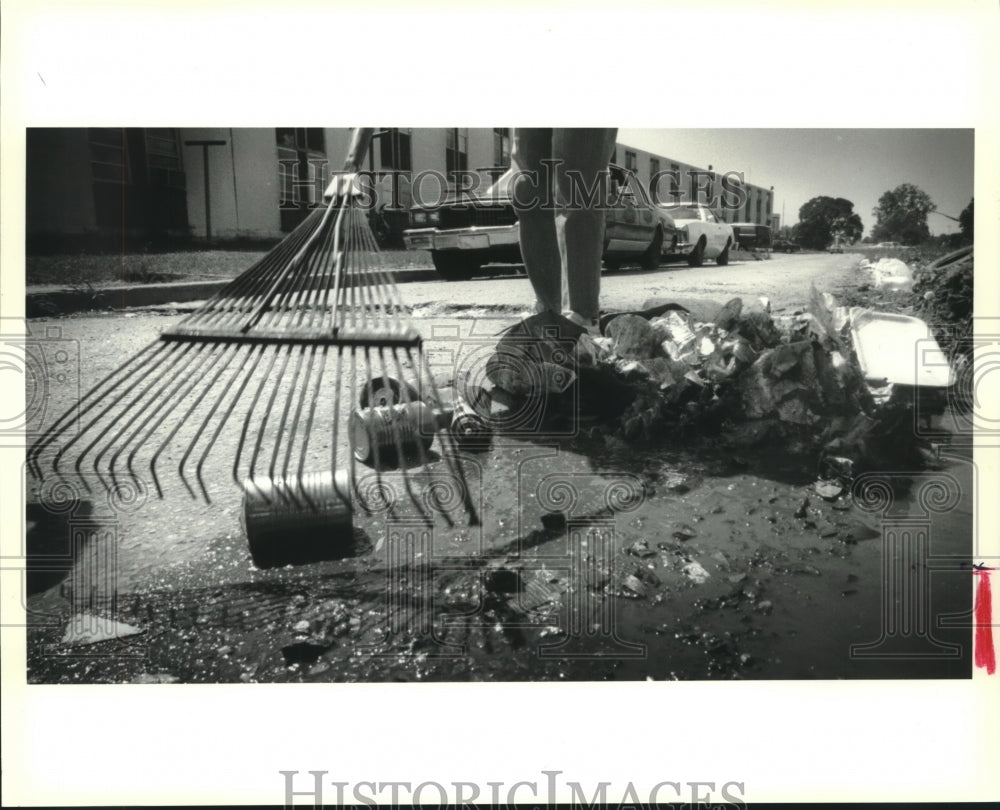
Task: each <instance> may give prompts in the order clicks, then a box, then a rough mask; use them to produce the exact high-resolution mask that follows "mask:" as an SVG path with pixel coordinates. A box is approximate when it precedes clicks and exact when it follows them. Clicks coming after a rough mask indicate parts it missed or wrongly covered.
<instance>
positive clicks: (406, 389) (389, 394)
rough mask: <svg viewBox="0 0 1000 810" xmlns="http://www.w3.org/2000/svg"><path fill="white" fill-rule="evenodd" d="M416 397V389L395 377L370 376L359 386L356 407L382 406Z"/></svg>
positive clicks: (415, 398) (411, 399)
mask: <svg viewBox="0 0 1000 810" xmlns="http://www.w3.org/2000/svg"><path fill="white" fill-rule="evenodd" d="M418 399H420V397H419V396H418V395H417V390H416V389H415V388H414V387H413V386H412V385H410V384H409V383H406V382H400V381H399V380H397V379H396V378H395V377H384V376H383V377H372V378H371V379H370V380H369V381H368V382H367V383H365V385H364V386H363V387H362V388H361V393H360V394H359V395H358V407H360V408H368V407H376V408H383V407H389V406H392V405H399V404H400V403H402V402H407V401H409V402H416V401H417V400H418Z"/></svg>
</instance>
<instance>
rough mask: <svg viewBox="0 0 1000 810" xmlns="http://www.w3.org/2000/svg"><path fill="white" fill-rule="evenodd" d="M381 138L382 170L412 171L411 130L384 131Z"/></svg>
mask: <svg viewBox="0 0 1000 810" xmlns="http://www.w3.org/2000/svg"><path fill="white" fill-rule="evenodd" d="M384 132H385V134H384V135H382V137H381V142H382V148H381V152H382V168H383V169H394V170H395V171H400V172H409V171H413V155H412V150H411V147H410V141H411V138H412V135H413V130H411V129H386V130H384Z"/></svg>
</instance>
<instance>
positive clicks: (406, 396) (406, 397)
mask: <svg viewBox="0 0 1000 810" xmlns="http://www.w3.org/2000/svg"><path fill="white" fill-rule="evenodd" d="M378 353H379V358H380V359H381V361H382V374H383V376H385V377H388V376H389V375H388V373H387V372H386V367H385V356H384V351H383V349H382V348H381V347H380V348H379V350H378ZM391 354H392V359H393V361H394V362H395V366H396V375H397V379H399V381H400V386H399V387H400V393H401V395H402V398H403V403H404V404H405V405H410V404H411V402H410V392H409V391H408V390H407V386H406V377H405V375H404V374H403V367H402V365H401V364H400V362H399V356H398V355H397V353H396V349H392V350H391ZM393 428H394V429H393V438H394V439H395V441H396V445H397V453H398V454H399V459H400V466H401V468H402V471H403V483H404V484H405V486H406V490H407V492H409V494H410V500H412V501H413V504H414V506H416V507H417V509H418V510H419V511H420V513H421V514H423V515H424V517H426V518H428V520H430V515H429V514H428V513H427V511H426V509H425V505H424V504H423V503H418V501H417V498H416V496H415V495H414V494H413V487H412V485H411V483H410V476H409V474H408V472H407V469H406V466H405V465H404V464H403V446H402V441H401V439H400V437H399V435H398V431H397V430H396V429H395V423H393ZM414 436H415V439H416V441H415V442H414V444H415V445H416V451H417V458H418V459H419V460H420V466H421V467H422V468H423V469H424V470H425V471H426V470H428V469H429V460H428V458H427V452H426V451H425V450H424V443H423V424H422V419H421V418H420V414H418V424H417V425H416V428H415V430H414ZM431 497H433V498H434V503H435V505H436V506H438V507H440V506H441V500H440V498H439V496H438V494H437V489H436V488H435V487H431ZM438 511H439V512H441V513H442V514H444V516H445V520H446V521H448V525H449V526H451V525H452V521H451V516H450V515H448V514H447V512H446V511H445V510H444V509H443V508H439V509H438Z"/></svg>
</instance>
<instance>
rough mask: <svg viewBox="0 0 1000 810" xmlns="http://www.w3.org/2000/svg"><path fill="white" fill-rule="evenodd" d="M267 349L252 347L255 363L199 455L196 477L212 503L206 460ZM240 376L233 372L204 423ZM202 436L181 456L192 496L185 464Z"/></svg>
mask: <svg viewBox="0 0 1000 810" xmlns="http://www.w3.org/2000/svg"><path fill="white" fill-rule="evenodd" d="M258 350H259V351H258ZM265 351H266V350H265V349H264V347H263V345H261V344H258V345H254V346H251V347H250V352H249V353H248V354H247V361H249V360H250V358H251V357H253V363H252V364H251V366H250V369H249V370H248V371H247V372H246V373H245V374H244V375H243V382H242V383H240V386H239V388H238V389H237V390H236V393H235V395H234V396H233V399H232V401H231V402H230V403H229V408H228V409H227V410H226V412H225V414H224V415H223V417H222V419H221V420H220V421H219V424H218V426H217V427H216V429H215V432H214V433H213V434H212V436H211V438H210V439H209V441H208V444H207V445H206V446H205V449H204V451H202V454H201V456H199V458H198V463H197V465H195V477H196V478H197V480H198V485H199V486H200V487H201V492H202V495H204V497H205V501H206V502H208V503H211V498H210V497H209V495H208V488H207V487H206V486H205V479H204V477H203V476H202V470H203V469H204V466H205V460H206V459H207V458H208V454H209V453H210V452H211V450H212V447H214V446H215V442H216V440H217V439H218V438H219V434H220V433H222V430H223V428H224V427H225V426H226V424H227V422H228V421H229V417H230V416H232V413H233V410H234V409H235V408H236V403H237V402H238V401H239V399H240V396H241V395H242V393H243V391H245V390H246V387H247V385H248V384H249V383H250V380H252V379H253V375H254V372H255V371H256V369H257V366H258V364H259V363H260V359H261V357H263V356H264V353H265ZM255 352H256V354H255ZM238 376H239V371H237V372H236V373H234V374H233V376H232V377H230V379H229V382H227V383H226V386H225V388H223V390H222V392H221V393H220V394H219V398H218V399H217V400H216V401H215V404H214V405H213V406H212V410H211V411H210V412H209V416H208V418H207V419H206V420H205V423H204V424H205V425H207V424H208V420H209V419H211V417H212V416H213V415H214V414H215V411H216V410H218V407H219V406H220V405H221V404H222V401H223V400H224V399H225V397H226V394H227V393H228V392H229V389H230V388H232V386H233V383H234V382H236V379H237V377H238ZM200 438H201V431H199V432H198V433H197V434H196V435H195V437H194V438H193V439H192V440H191V443H190V444H189V445H188V448H187V450H186V451H185V452H184V455H183V456H182V457H181V461H180V467H179V468H178V472H179V473H180V478H181V481H182V482H183V483H184V486H185V487H187V490H188V492H189V493H190V494H191V495H192V497H193V496H194V491H193V490H192V489H191V487H190V486H189V485H188V482H187V477H186V476H185V475H184V465H185V464H186V463H187V460H188V458H190V456H191V453H192V452H194V448H195V445H197V443H198V439H200Z"/></svg>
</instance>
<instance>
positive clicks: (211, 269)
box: [25, 250, 431, 289]
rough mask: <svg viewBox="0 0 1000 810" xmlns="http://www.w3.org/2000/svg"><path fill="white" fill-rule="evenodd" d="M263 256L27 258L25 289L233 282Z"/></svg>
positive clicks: (404, 257) (416, 263) (388, 260)
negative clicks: (55, 286) (51, 286)
mask: <svg viewBox="0 0 1000 810" xmlns="http://www.w3.org/2000/svg"><path fill="white" fill-rule="evenodd" d="M264 255H265V254H264V251H248V250H204V251H186V252H176V253H148V254H126V255H111V256H109V255H91V254H80V255H56V256H28V257H27V258H26V260H25V283H26V285H27V286H29V287H30V286H33V285H43V284H44V285H50V284H54V285H59V286H61V287H67V288H70V289H76V288H88V287H102V286H108V285H112V284H157V283H161V282H169V281H211V280H214V279H232V278H236V276H238V275H239V274H240V273H242V272H243V271H244V270H248V269H249V268H250V267H252V266H253V265H254V264H256V263H257V262H258V261H260V260H261V259H262V258H263V257H264ZM379 255H380V257H381V259H382V265H383V266H384V267H385V268H386V269H389V270H403V269H406V268H409V267H429V266H430V264H431V260H430V254H429V253H428V252H427V251H424V250H386V251H383V252H381V253H380V254H379Z"/></svg>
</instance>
